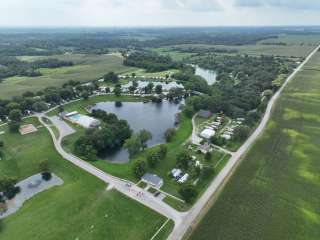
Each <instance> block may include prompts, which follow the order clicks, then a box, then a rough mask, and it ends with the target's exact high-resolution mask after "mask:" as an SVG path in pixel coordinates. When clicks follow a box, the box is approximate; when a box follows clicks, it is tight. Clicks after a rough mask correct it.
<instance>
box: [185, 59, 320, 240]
mask: <svg viewBox="0 0 320 240" xmlns="http://www.w3.org/2000/svg"><path fill="white" fill-rule="evenodd" d="M310 66H313V67H316V68H318V69H319V68H320V54H319V53H317V54H316V55H315V56H314V57H313V58H312V59H311V60H310V62H309V63H308V64H306V65H305V67H304V69H310ZM319 79H320V72H319V71H315V70H313V71H312V70H303V71H301V72H299V73H298V75H297V76H296V77H295V78H294V79H293V80H292V81H291V82H290V83H289V84H288V86H287V87H286V89H285V91H284V92H283V94H282V96H281V97H280V99H279V100H278V102H277V103H276V107H275V109H274V110H273V114H272V117H271V120H270V121H269V123H268V126H267V129H266V131H265V132H264V133H263V135H262V136H261V137H260V138H259V139H258V140H257V142H256V143H255V144H254V146H253V147H252V148H251V149H250V150H249V152H248V153H247V154H246V156H245V157H244V160H243V162H242V163H241V164H240V166H239V167H238V169H237V171H236V172H235V173H234V175H233V176H232V177H231V179H230V181H229V182H228V183H227V185H226V187H225V189H224V190H223V192H222V193H221V195H220V196H219V198H218V199H217V201H216V203H215V204H214V205H213V207H212V208H211V209H210V210H209V212H208V213H207V215H206V216H205V217H204V219H203V220H202V221H201V222H200V224H199V226H198V228H197V229H196V230H195V231H194V233H193V235H192V236H191V239H197V240H198V239H199V240H200V239H208V238H210V237H211V236H215V239H224V240H228V239H239V240H241V239H245V240H250V239H254V240H255V239H261V240H264V239H292V240H295V239H319V236H320V209H319V198H320V188H319V183H320V161H319V155H320V149H319V145H320V127H319V124H320V117H319V116H320V108H319V103H320V81H319Z"/></svg>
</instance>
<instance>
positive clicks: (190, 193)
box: [179, 184, 198, 203]
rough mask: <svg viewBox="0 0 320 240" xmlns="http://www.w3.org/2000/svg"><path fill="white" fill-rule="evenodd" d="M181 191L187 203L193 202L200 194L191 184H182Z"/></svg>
mask: <svg viewBox="0 0 320 240" xmlns="http://www.w3.org/2000/svg"><path fill="white" fill-rule="evenodd" d="M179 193H180V195H181V196H182V198H183V199H184V200H185V201H186V202H187V203H192V202H193V201H194V199H195V198H196V196H197V195H198V191H197V190H196V188H195V187H194V186H192V185H190V184H188V185H185V186H182V187H181V188H180V190H179Z"/></svg>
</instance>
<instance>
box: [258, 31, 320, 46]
mask: <svg viewBox="0 0 320 240" xmlns="http://www.w3.org/2000/svg"><path fill="white" fill-rule="evenodd" d="M275 42H284V43H286V44H288V45H301V44H302V45H318V44H319V42H320V34H314V35H313V34H307V35H302V34H301V35H286V34H282V35H279V37H278V38H271V39H267V40H263V41H261V42H260V43H275Z"/></svg>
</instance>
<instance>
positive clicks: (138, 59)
mask: <svg viewBox="0 0 320 240" xmlns="http://www.w3.org/2000/svg"><path fill="white" fill-rule="evenodd" d="M123 64H124V65H126V66H132V67H140V68H144V69H146V71H147V72H160V71H165V70H168V69H171V68H179V67H180V66H181V65H180V64H178V63H176V62H174V61H173V60H172V59H171V58H170V57H169V56H162V55H159V54H157V53H155V52H149V51H139V52H134V53H132V54H130V55H129V56H128V57H127V58H126V59H125V60H124V62H123Z"/></svg>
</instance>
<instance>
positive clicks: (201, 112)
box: [198, 110, 212, 118]
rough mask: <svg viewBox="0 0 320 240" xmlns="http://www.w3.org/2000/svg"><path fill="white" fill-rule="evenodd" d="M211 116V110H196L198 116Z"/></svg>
mask: <svg viewBox="0 0 320 240" xmlns="http://www.w3.org/2000/svg"><path fill="white" fill-rule="evenodd" d="M211 116H212V112H210V111H207V110H200V111H199V112H198V117H201V118H209V117H211Z"/></svg>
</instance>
